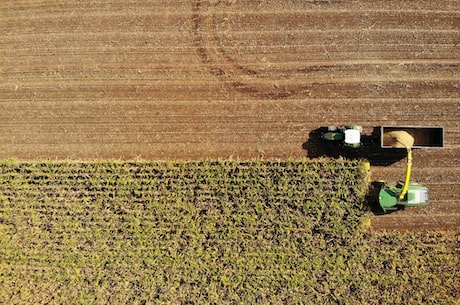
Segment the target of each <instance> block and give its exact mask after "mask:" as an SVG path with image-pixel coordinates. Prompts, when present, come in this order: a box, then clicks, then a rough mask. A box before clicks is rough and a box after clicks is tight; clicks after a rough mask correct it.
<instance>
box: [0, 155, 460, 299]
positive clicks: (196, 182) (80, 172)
mask: <svg viewBox="0 0 460 305" xmlns="http://www.w3.org/2000/svg"><path fill="white" fill-rule="evenodd" d="M366 191H367V172H366V169H365V166H364V164H363V162H360V161H345V160H335V161H326V160H316V161H312V160H306V159H302V160H288V161H261V160H251V161H240V160H232V161H229V160H220V161H214V160H209V161H176V162H162V161H155V162H153V161H152V162H146V161H145V162H144V161H139V162H121V161H114V162H112V161H104V162H75V161H68V162H36V163H27V162H16V161H4V162H3V163H0V244H1V245H2V247H1V248H0V303H5V304H8V303H9V304H15V303H34V304H41V303H54V304H65V303H81V304H107V303H109V304H127V303H129V304H145V303H158V304H180V303H188V304H213V303H214V304H235V303H238V304H241V303H244V304H254V303H262V304H263V303H279V304H289V303H304V304H319V303H321V304H328V303H329V304H336V303H343V304H347V303H348V304H357V303H361V304H365V303H366V302H368V303H370V304H375V303H379V300H380V303H388V301H391V299H390V297H392V298H393V299H394V300H396V302H390V303H394V304H397V303H406V304H411V303H412V304H419V303H423V301H424V300H425V301H429V303H436V302H435V301H436V296H437V295H441V294H442V295H443V296H444V299H443V300H444V304H449V303H453V300H454V299H455V298H456V297H458V290H455V287H457V286H456V284H458V281H456V280H455V272H454V273H452V271H451V270H452V267H454V266H455V265H456V264H458V258H456V256H455V251H456V250H455V247H454V246H453V245H454V244H455V242H454V241H455V239H457V240H458V235H455V234H454V235H452V234H451V235H442V234H440V235H439V236H431V237H430V239H429V241H430V242H426V241H427V238H426V237H425V236H417V237H415V238H412V237H411V236H410V235H407V236H406V235H404V236H402V235H395V236H393V235H391V234H380V235H379V234H377V235H376V234H372V233H363V231H362V229H361V228H362V224H363V223H365V222H366V221H367V220H368V213H367V212H366V207H365V195H366ZM436 239H444V240H445V243H444V244H441V246H438V245H437V244H436V243H433V240H436ZM406 262H410V263H411V264H410V265H407V264H406ZM457 273H458V272H457ZM457 275H458V274H457ZM457 278H458V277H457ZM442 285H444V286H442ZM441 287H442V288H441ZM424 289H426V291H424ZM428 289H431V290H428ZM390 292H391V293H390ZM446 294H447V295H448V297H447V298H446V297H445V295H446ZM369 297H371V298H372V299H374V300H369V299H368V298H369ZM375 300H377V302H374V301H375ZM398 300H399V301H398ZM441 303H442V302H441Z"/></svg>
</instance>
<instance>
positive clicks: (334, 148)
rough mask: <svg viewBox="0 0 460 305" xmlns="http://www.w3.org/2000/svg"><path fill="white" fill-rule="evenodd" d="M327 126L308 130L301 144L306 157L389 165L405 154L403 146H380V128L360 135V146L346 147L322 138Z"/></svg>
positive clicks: (338, 142)
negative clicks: (304, 140)
mask: <svg viewBox="0 0 460 305" xmlns="http://www.w3.org/2000/svg"><path fill="white" fill-rule="evenodd" d="M326 132H327V127H320V128H318V129H315V130H313V131H311V132H310V134H309V137H308V140H307V141H306V142H305V143H303V144H302V148H303V149H304V150H306V151H307V157H308V158H319V157H330V158H339V157H343V158H346V159H367V160H369V162H370V164H371V165H372V166H389V165H392V164H393V163H396V162H398V161H400V160H402V159H404V158H405V157H406V156H407V150H406V149H404V148H382V147H380V128H378V127H375V128H374V130H373V132H372V134H370V135H366V134H364V135H361V144H362V145H361V146H360V147H358V148H351V147H346V146H344V145H343V143H341V142H340V141H337V142H335V141H328V140H325V139H323V138H322V135H323V134H324V133H326Z"/></svg>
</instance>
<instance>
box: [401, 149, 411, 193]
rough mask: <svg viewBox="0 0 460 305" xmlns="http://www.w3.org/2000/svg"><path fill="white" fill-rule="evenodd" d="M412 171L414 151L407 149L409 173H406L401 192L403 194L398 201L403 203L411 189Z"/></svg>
mask: <svg viewBox="0 0 460 305" xmlns="http://www.w3.org/2000/svg"><path fill="white" fill-rule="evenodd" d="M411 170H412V149H411V148H410V147H407V171H406V179H405V180H404V186H403V189H402V191H401V194H399V196H398V200H399V201H401V200H403V199H404V196H406V194H407V190H408V189H409V182H410V172H411Z"/></svg>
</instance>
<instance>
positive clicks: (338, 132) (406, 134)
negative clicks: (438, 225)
mask: <svg viewBox="0 0 460 305" xmlns="http://www.w3.org/2000/svg"><path fill="white" fill-rule="evenodd" d="M361 132H362V128H361V126H341V127H334V126H332V127H328V129H327V132H325V133H323V134H322V138H323V139H324V140H328V141H340V142H342V144H343V147H350V148H358V147H360V146H361V145H362V144H361V140H360V138H361ZM443 137H444V131H443V128H442V127H422V126H391V127H390V126H382V127H381V131H380V142H381V148H405V149H406V150H407V170H406V177H405V180H404V181H400V182H383V181H382V182H378V183H376V184H374V185H373V186H374V191H375V192H376V193H377V197H378V204H379V207H380V208H381V209H382V210H383V212H384V213H389V212H392V211H396V210H399V209H403V208H405V207H414V206H423V205H426V204H428V200H429V192H428V188H426V187H424V186H422V185H420V184H418V183H416V182H411V181H410V176H411V170H412V148H414V147H415V148H427V147H443Z"/></svg>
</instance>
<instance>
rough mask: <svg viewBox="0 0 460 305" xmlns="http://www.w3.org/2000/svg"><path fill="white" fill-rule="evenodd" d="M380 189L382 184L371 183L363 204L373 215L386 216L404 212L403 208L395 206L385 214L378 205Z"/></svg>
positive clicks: (378, 182) (377, 182)
mask: <svg viewBox="0 0 460 305" xmlns="http://www.w3.org/2000/svg"><path fill="white" fill-rule="evenodd" d="M381 188H382V182H380V181H373V182H371V183H370V185H369V192H368V194H367V195H366V199H365V203H366V205H367V207H368V208H369V210H370V211H371V212H372V213H373V214H374V215H386V214H391V213H394V212H397V211H399V210H404V206H396V207H395V208H394V209H393V210H387V212H385V211H384V210H383V209H382V207H381V206H380V204H379V191H380V189H381Z"/></svg>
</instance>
